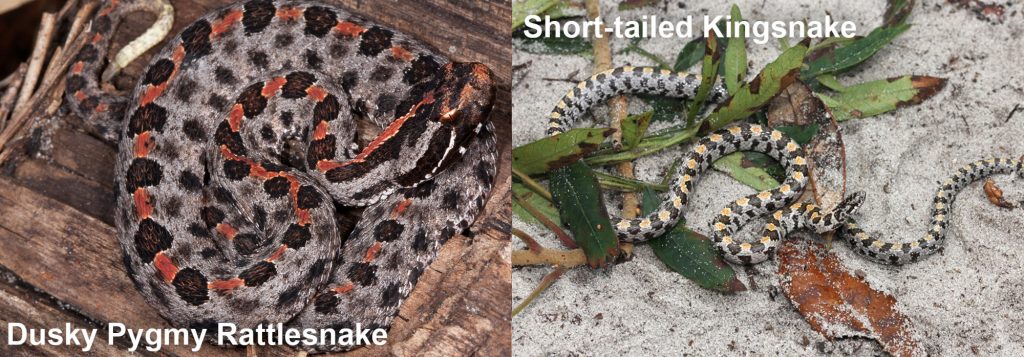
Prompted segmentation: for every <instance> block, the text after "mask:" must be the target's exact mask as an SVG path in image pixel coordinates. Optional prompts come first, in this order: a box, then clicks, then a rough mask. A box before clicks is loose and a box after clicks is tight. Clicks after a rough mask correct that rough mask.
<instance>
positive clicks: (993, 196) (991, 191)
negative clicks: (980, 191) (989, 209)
mask: <svg viewBox="0 0 1024 357" xmlns="http://www.w3.org/2000/svg"><path fill="white" fill-rule="evenodd" d="M984 189H985V197H988V201H989V202H992V204H994V205H996V206H999V207H1002V208H1013V204H1011V203H1009V202H1006V200H1004V199H1003V190H1000V189H999V186H996V182H995V181H993V180H992V179H991V178H988V179H985V186H984Z"/></svg>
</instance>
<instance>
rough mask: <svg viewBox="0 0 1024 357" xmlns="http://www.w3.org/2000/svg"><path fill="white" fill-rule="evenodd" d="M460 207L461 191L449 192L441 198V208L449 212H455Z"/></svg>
mask: <svg viewBox="0 0 1024 357" xmlns="http://www.w3.org/2000/svg"><path fill="white" fill-rule="evenodd" d="M458 205H459V191H457V190H448V192H445V193H444V197H443V198H441V207H444V209H447V210H449V211H455V210H456V209H458V208H459V207H458Z"/></svg>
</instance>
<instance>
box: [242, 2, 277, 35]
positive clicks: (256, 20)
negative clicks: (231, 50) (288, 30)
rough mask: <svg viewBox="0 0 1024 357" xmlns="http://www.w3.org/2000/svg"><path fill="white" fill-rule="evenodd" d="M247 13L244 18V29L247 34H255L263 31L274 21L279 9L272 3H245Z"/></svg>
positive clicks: (244, 7)
mask: <svg viewBox="0 0 1024 357" xmlns="http://www.w3.org/2000/svg"><path fill="white" fill-rule="evenodd" d="M242 8H243V9H244V10H245V13H244V14H243V16H242V27H244V28H245V33H246V34H253V33H257V32H260V31H263V29H265V28H266V27H267V25H270V20H273V19H274V13H276V12H277V9H276V8H274V4H273V3H271V2H270V1H263V0H256V1H250V2H247V3H245V5H244V6H243V7H242Z"/></svg>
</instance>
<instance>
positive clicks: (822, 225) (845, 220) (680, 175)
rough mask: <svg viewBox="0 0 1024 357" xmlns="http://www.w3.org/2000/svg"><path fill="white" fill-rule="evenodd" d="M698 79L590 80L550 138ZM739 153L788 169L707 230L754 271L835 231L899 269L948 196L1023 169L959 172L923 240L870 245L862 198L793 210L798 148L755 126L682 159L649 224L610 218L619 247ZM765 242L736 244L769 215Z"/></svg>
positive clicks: (943, 209)
mask: <svg viewBox="0 0 1024 357" xmlns="http://www.w3.org/2000/svg"><path fill="white" fill-rule="evenodd" d="M699 85H700V78H699V77H697V76H695V75H691V74H685V73H676V72H672V71H667V70H659V69H656V68H651V67H620V68H615V69H611V70H607V71H604V72H601V73H598V74H595V75H593V76H592V77H590V78H589V79H587V80H585V81H583V82H580V83H579V84H578V85H577V86H576V87H574V88H572V89H571V90H570V91H569V92H568V93H566V95H565V96H564V97H563V98H562V100H561V101H559V103H558V104H557V105H556V106H555V109H554V110H552V111H551V114H550V116H549V123H548V131H547V132H548V135H551V136H555V135H559V134H561V133H563V132H564V131H565V130H566V128H569V127H571V125H572V124H573V123H574V122H575V121H576V120H578V119H579V118H580V117H581V116H583V114H584V113H586V112H587V110H588V109H589V108H590V107H591V106H593V105H594V104H597V103H599V102H601V101H604V100H606V99H608V98H610V97H612V96H615V95H620V94H654V95H661V96H668V97H680V98H692V97H693V96H694V94H695V93H696V91H697V88H698V86H699ZM725 95H726V92H725V90H724V89H723V88H721V87H720V86H714V87H712V91H711V92H710V94H709V96H708V101H709V102H719V101H721V100H722V99H724V97H725ZM736 151H758V152H762V153H765V154H767V155H769V156H771V157H772V158H774V159H775V160H778V161H779V162H780V163H781V164H782V166H783V167H784V168H785V169H786V176H787V177H786V179H785V181H783V182H782V184H781V185H780V186H779V187H776V188H774V189H771V190H766V191H762V192H758V193H756V194H753V195H750V196H746V197H743V198H740V199H738V200H736V201H734V202H732V203H730V204H729V205H728V206H727V207H725V208H723V209H722V210H721V211H720V212H719V214H718V215H717V217H716V218H715V219H714V220H713V221H712V223H711V227H710V228H711V231H712V234H711V239H712V240H713V241H714V243H715V246H716V248H717V249H718V250H719V252H721V253H722V254H723V256H724V257H725V258H726V259H727V260H729V261H731V262H734V263H741V264H756V263H760V262H762V261H764V260H766V259H769V258H771V257H772V256H773V255H774V254H775V252H776V251H777V249H778V245H779V243H780V241H781V239H782V238H783V237H785V236H786V234H787V233H788V232H790V231H793V230H797V229H810V230H813V231H815V232H818V233H822V232H827V231H832V230H837V229H838V230H840V234H841V235H842V236H843V237H845V238H846V239H847V240H848V241H849V242H850V244H851V245H852V246H853V247H854V250H855V251H856V252H858V253H860V254H861V255H863V256H866V257H868V258H871V259H873V260H875V261H878V262H881V263H889V264H902V263H906V262H911V261H916V260H918V259H919V258H921V257H923V256H926V255H928V254H931V253H934V252H935V251H936V249H937V247H938V245H939V243H940V242H941V241H942V239H943V236H944V234H945V227H946V215H947V214H948V212H949V205H950V204H951V203H952V199H953V196H954V195H955V194H956V192H957V191H959V190H960V189H962V188H963V187H964V186H966V185H967V184H968V183H970V182H972V181H974V180H978V179H980V178H983V177H987V176H989V175H991V174H994V173H1007V172H1017V173H1020V174H1022V175H1024V169H1022V167H1021V165H1022V164H1021V162H1020V161H1017V160H1011V159H990V160H984V161H978V162H975V163H972V164H970V165H968V166H965V167H964V168H961V169H960V170H959V171H958V172H957V174H956V175H955V176H953V177H952V178H950V179H948V180H946V182H945V183H943V186H942V188H941V189H940V190H939V192H938V193H937V194H936V197H935V200H934V205H933V211H932V226H931V229H930V231H929V232H928V234H927V235H926V236H925V237H924V238H922V239H920V240H918V241H914V242H909V243H893V242H888V241H883V240H881V239H876V238H871V237H870V236H868V235H867V233H865V232H863V231H862V230H860V228H859V227H858V226H857V224H856V222H855V221H854V220H853V219H852V218H850V215H851V214H853V213H854V212H856V210H857V209H858V208H859V207H860V205H861V203H862V202H863V199H864V195H863V193H859V192H858V193H854V194H852V195H850V196H849V197H848V198H846V199H845V200H844V201H843V202H842V203H840V204H839V205H838V206H837V207H836V208H835V209H833V210H832V211H830V212H824V211H822V210H821V209H820V208H819V207H817V206H815V205H813V204H809V203H794V202H793V201H794V200H796V199H797V198H798V197H799V196H800V193H801V192H802V191H803V188H804V186H805V185H806V184H807V180H808V171H807V158H806V157H805V156H804V151H803V149H802V148H801V147H800V145H798V144H797V143H796V142H795V141H793V140H792V139H790V138H789V137H788V136H786V135H785V134H783V133H782V132H780V131H778V130H771V129H767V128H764V127H762V126H760V125H751V124H738V125H735V126H732V127H729V128H726V129H723V130H720V131H717V132H714V133H712V134H710V135H708V136H706V137H703V138H701V139H700V140H698V141H697V142H696V143H695V144H694V146H693V148H692V150H691V151H690V152H689V154H688V155H687V156H686V157H685V158H684V159H683V161H682V165H681V166H680V168H679V171H678V172H677V173H676V175H675V177H674V179H673V181H672V183H671V184H670V186H669V193H668V197H667V198H666V199H665V200H664V201H662V203H661V204H660V206H659V208H658V209H657V210H656V211H654V212H653V213H651V214H649V215H647V216H646V217H641V218H635V219H623V218H618V217H613V218H612V225H613V226H614V227H615V232H616V234H617V236H618V237H619V240H621V241H623V242H639V241H646V240H648V239H651V238H654V237H657V236H660V235H661V234H663V233H665V232H666V231H667V230H669V229H671V228H672V227H673V226H674V225H675V224H676V223H677V222H678V221H679V218H680V217H681V214H682V211H683V208H684V207H685V205H686V203H687V202H688V197H689V194H690V193H691V192H692V190H693V185H694V184H695V183H696V181H697V179H698V177H699V175H700V173H701V172H703V171H704V170H706V169H707V168H708V167H710V166H711V164H712V163H713V162H714V161H715V160H717V159H718V158H720V157H722V156H724V155H726V154H729V153H733V152H736ZM769 214H770V216H769V220H768V223H767V224H766V225H765V227H764V231H763V234H761V236H760V238H759V239H757V240H755V241H753V242H742V243H741V242H738V241H737V240H735V239H734V238H733V234H734V233H735V232H736V231H737V230H738V229H739V228H740V227H742V226H743V225H744V224H746V223H747V222H749V221H750V220H751V219H753V218H756V217H761V216H765V215H769Z"/></svg>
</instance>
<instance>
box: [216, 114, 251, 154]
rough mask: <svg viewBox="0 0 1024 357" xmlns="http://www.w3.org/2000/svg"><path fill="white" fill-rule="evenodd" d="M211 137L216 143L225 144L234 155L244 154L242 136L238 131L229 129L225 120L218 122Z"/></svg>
mask: <svg viewBox="0 0 1024 357" xmlns="http://www.w3.org/2000/svg"><path fill="white" fill-rule="evenodd" d="M213 139H214V141H215V142H216V143H217V144H218V145H224V146H226V147H227V148H228V150H230V151H231V153H233V154H235V155H242V156H245V154H246V149H245V145H244V144H242V136H241V135H240V134H239V133H238V132H235V131H231V126H230V125H229V124H228V122H227V121H222V122H220V126H218V127H217V132H215V133H214V134H213Z"/></svg>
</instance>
